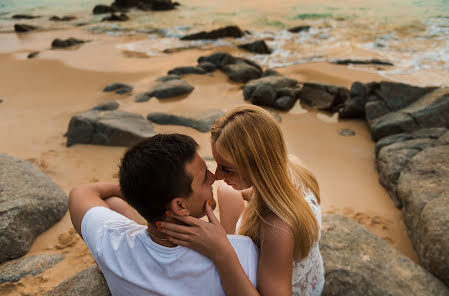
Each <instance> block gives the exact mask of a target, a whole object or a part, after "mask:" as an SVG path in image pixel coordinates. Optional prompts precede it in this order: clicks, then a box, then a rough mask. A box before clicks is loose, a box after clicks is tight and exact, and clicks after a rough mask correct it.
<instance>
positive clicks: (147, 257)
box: [81, 207, 259, 296]
mask: <svg viewBox="0 0 449 296" xmlns="http://www.w3.org/2000/svg"><path fill="white" fill-rule="evenodd" d="M146 229H147V227H146V226H144V225H140V224H137V223H136V222H134V221H132V220H130V219H128V218H126V217H124V216H123V215H120V214H119V213H117V212H115V211H112V210H110V209H108V208H105V207H94V208H92V209H90V210H89V211H87V213H86V214H85V215H84V217H83V221H82V223H81V233H82V236H83V239H84V241H85V242H86V244H87V246H88V247H89V249H90V251H91V253H92V255H93V257H94V258H95V260H96V261H97V263H98V265H99V266H100V268H101V270H102V271H103V275H104V277H105V279H106V281H107V283H108V286H109V289H110V290H111V293H112V295H139V296H140V295H225V294H224V291H223V287H222V285H221V281H220V276H219V274H218V271H217V269H216V268H215V265H214V263H213V262H212V261H211V260H210V259H209V258H207V257H205V256H203V255H201V254H199V253H197V252H195V251H193V250H191V249H189V248H185V247H182V246H177V247H173V248H169V247H164V246H161V245H159V244H156V243H155V242H153V241H152V239H151V237H150V236H149V235H148V233H147V232H146ZM228 239H229V241H230V243H231V245H232V247H233V248H234V250H235V252H236V254H237V256H238V258H239V260H240V264H241V265H242V267H243V269H244V271H245V273H246V274H247V276H248V278H249V279H250V281H251V282H252V284H253V285H254V286H256V275H257V264H258V260H259V254H258V249H257V247H256V246H255V245H254V243H253V242H252V240H251V239H250V238H248V237H245V236H240V235H228Z"/></svg>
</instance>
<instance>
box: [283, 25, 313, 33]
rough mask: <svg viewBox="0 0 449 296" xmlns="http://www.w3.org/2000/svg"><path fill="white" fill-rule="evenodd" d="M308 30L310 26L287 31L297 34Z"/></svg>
mask: <svg viewBox="0 0 449 296" xmlns="http://www.w3.org/2000/svg"><path fill="white" fill-rule="evenodd" d="M309 30H310V26H307V25H305V26H297V27H293V28H290V29H288V31H289V32H290V33H299V32H303V31H309Z"/></svg>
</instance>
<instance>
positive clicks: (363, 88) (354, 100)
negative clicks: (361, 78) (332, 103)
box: [338, 82, 369, 118]
mask: <svg viewBox="0 0 449 296" xmlns="http://www.w3.org/2000/svg"><path fill="white" fill-rule="evenodd" d="M368 93H369V88H368V86H367V85H366V84H363V83H360V82H354V83H353V84H352V86H351V90H350V97H349V98H348V99H347V100H346V101H345V103H344V105H343V108H341V109H340V110H339V111H338V116H339V117H340V118H364V117H365V104H366V101H367V99H368V98H367V95H368Z"/></svg>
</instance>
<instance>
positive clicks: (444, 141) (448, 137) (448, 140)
mask: <svg viewBox="0 0 449 296" xmlns="http://www.w3.org/2000/svg"><path fill="white" fill-rule="evenodd" d="M0 101H1V100H0ZM0 103H1V102H0ZM435 145H437V146H442V145H449V132H446V133H445V134H444V135H442V136H441V137H439V138H438V141H437V142H436V143H435Z"/></svg>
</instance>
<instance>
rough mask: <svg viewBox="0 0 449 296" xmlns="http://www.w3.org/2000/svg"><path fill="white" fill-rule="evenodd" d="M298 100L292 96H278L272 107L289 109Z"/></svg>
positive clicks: (282, 109)
mask: <svg viewBox="0 0 449 296" xmlns="http://www.w3.org/2000/svg"><path fill="white" fill-rule="evenodd" d="M297 100H298V99H297V98H295V97H291V96H281V97H277V98H276V100H275V101H274V103H273V105H272V107H273V108H275V109H277V110H281V111H288V110H290V109H291V108H292V107H293V105H294V104H295V103H296V101H297Z"/></svg>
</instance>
